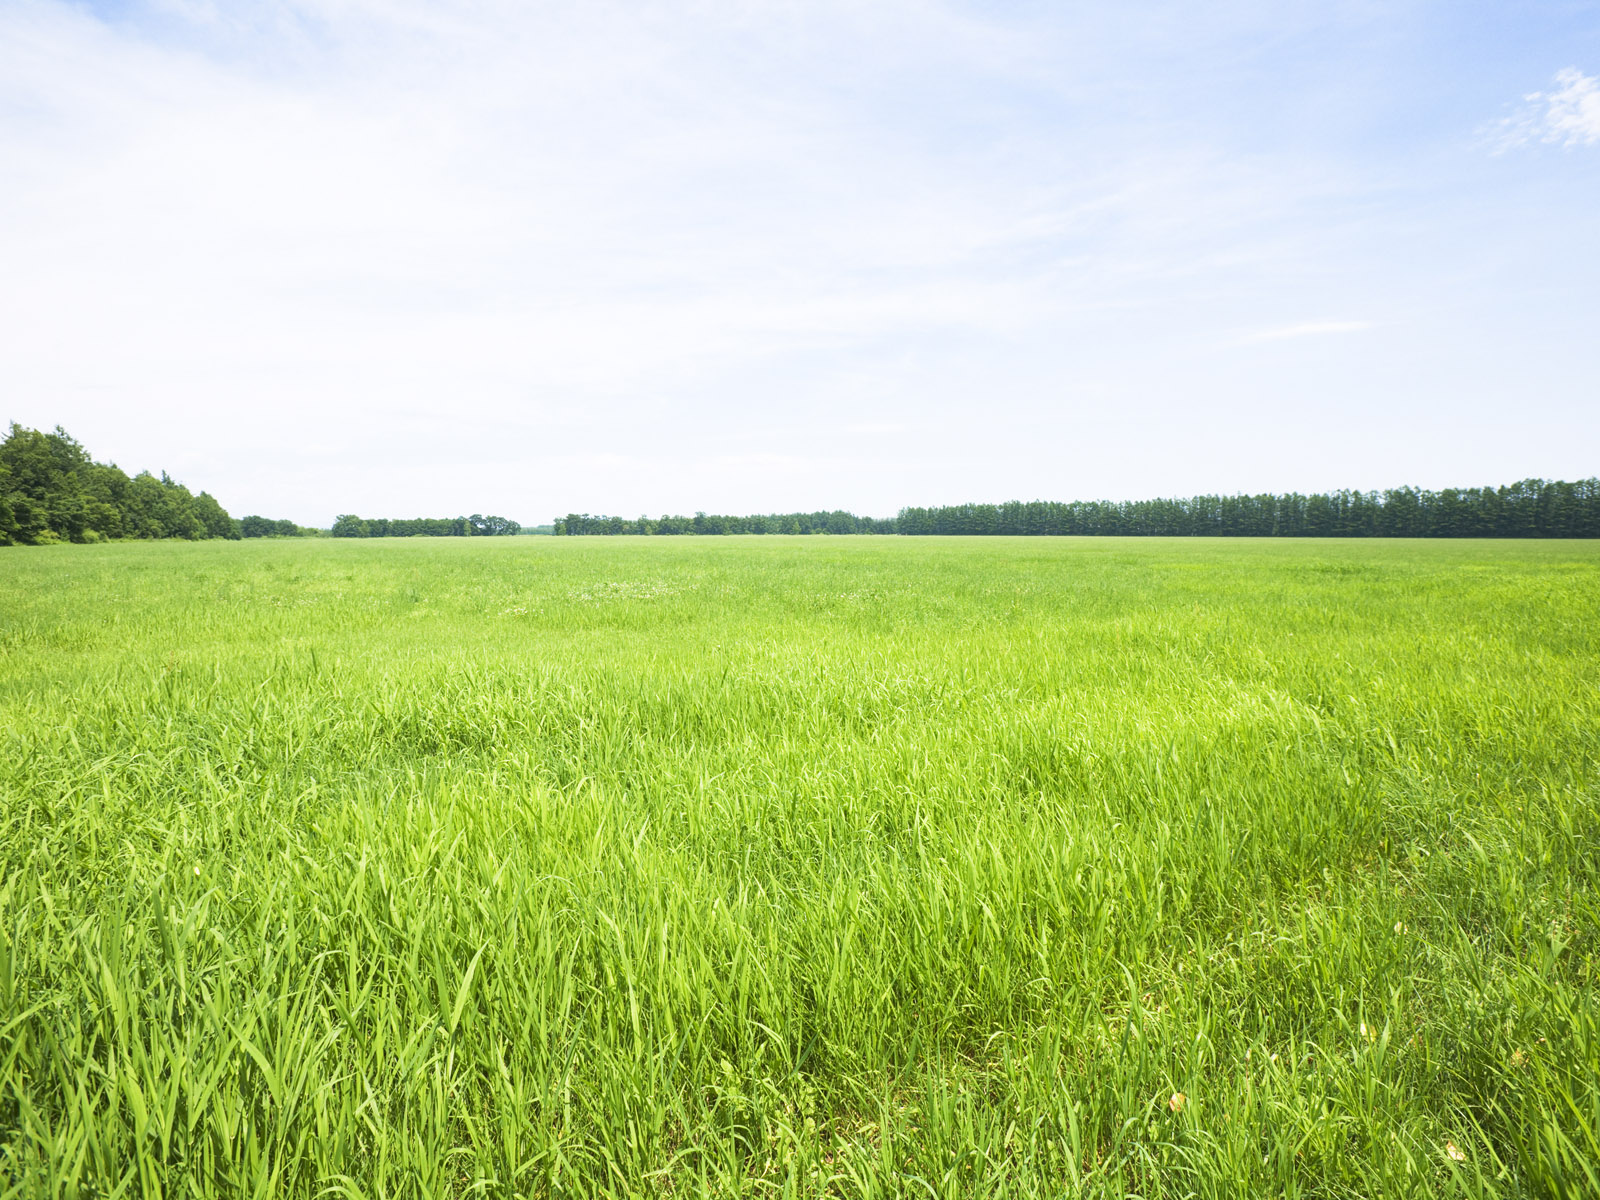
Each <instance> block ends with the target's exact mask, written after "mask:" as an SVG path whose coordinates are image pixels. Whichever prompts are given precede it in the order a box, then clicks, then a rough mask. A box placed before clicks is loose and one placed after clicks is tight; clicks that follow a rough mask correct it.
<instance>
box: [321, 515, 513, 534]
mask: <svg viewBox="0 0 1600 1200" xmlns="http://www.w3.org/2000/svg"><path fill="white" fill-rule="evenodd" d="M521 532H522V526H521V525H519V524H517V522H515V521H511V520H507V519H506V518H505V517H486V516H484V515H483V514H481V513H473V514H472V515H471V516H470V517H411V518H409V519H402V518H391V517H373V518H371V519H363V518H361V517H358V516H356V515H355V514H354V513H340V514H339V516H338V518H337V519H336V520H335V521H334V523H333V536H334V537H353V538H366V537H503V536H508V535H510V534H515V533H521Z"/></svg>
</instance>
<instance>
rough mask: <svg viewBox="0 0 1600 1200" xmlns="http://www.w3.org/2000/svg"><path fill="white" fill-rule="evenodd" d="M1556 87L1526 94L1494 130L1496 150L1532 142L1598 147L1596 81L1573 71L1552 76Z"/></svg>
mask: <svg viewBox="0 0 1600 1200" xmlns="http://www.w3.org/2000/svg"><path fill="white" fill-rule="evenodd" d="M1555 84H1556V86H1555V87H1554V88H1553V89H1552V90H1550V91H1548V92H1530V93H1529V94H1528V95H1526V96H1524V97H1523V98H1522V99H1523V105H1522V107H1521V108H1520V109H1518V110H1517V112H1516V113H1514V114H1513V115H1512V116H1509V117H1507V118H1506V119H1505V120H1503V121H1501V122H1500V124H1499V125H1498V126H1496V133H1497V137H1496V138H1495V141H1496V148H1497V149H1499V150H1502V151H1503V150H1509V149H1514V148H1515V147H1517V146H1526V145H1528V144H1529V143H1532V142H1547V143H1550V144H1552V145H1558V146H1569V147H1570V146H1593V145H1596V144H1600V77H1596V76H1594V75H1585V74H1584V73H1583V72H1582V71H1580V70H1578V68H1576V67H1567V68H1565V69H1563V70H1560V71H1557V72H1556V77H1555Z"/></svg>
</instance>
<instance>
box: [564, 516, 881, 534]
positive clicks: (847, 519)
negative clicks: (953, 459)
mask: <svg viewBox="0 0 1600 1200" xmlns="http://www.w3.org/2000/svg"><path fill="white" fill-rule="evenodd" d="M894 531H895V522H894V518H893V517H888V518H879V517H858V516H856V515H855V514H854V513H848V512H843V511H839V510H836V511H834V512H809V513H767V514H764V515H758V516H751V517H723V516H707V515H706V514H705V513H695V515H694V516H692V517H669V516H663V517H661V519H660V520H652V519H651V518H649V517H638V518H636V519H634V520H628V519H627V518H625V517H592V516H590V515H589V514H588V513H568V514H567V515H566V516H565V517H561V518H559V519H558V520H557V521H556V524H555V532H556V533H558V534H567V535H569V536H576V535H593V534H600V535H612V534H625V533H646V534H685V533H689V534H694V533H701V534H729V533H758V534H766V533H839V534H844V533H893V532H894Z"/></svg>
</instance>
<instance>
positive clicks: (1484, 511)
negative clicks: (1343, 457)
mask: <svg viewBox="0 0 1600 1200" xmlns="http://www.w3.org/2000/svg"><path fill="white" fill-rule="evenodd" d="M895 525H896V529H897V531H898V532H900V533H906V534H1007V535H1021V536H1028V535H1044V536H1049V535H1065V536H1076V537H1084V536H1089V537H1093V536H1096V535H1112V536H1122V537H1139V536H1153V537H1511V538H1515V537H1541V538H1570V537H1600V479H1584V480H1579V481H1578V482H1576V483H1565V482H1559V481H1553V480H1544V479H1524V480H1522V481H1521V482H1520V483H1514V484H1511V485H1509V486H1507V487H1501V488H1488V487H1484V488H1446V489H1444V490H1443V491H1438V492H1430V491H1423V490H1420V489H1418V488H1409V487H1406V488H1391V489H1389V490H1387V491H1383V492H1355V491H1341V492H1330V493H1327V494H1322V495H1301V494H1299V493H1294V492H1292V493H1289V494H1287V495H1278V496H1275V495H1265V494H1264V495H1258V496H1193V497H1190V498H1189V499H1187V500H1132V501H1110V500H1090V501H1078V502H1075V503H1068V504H1062V503H1056V502H1050V501H1043V500H1035V501H1032V502H1029V503H1023V502H1021V501H1011V502H1010V503H1007V504H960V505H952V506H949V507H944V508H903V509H901V510H900V515H899V517H898V519H897V520H896V523H895Z"/></svg>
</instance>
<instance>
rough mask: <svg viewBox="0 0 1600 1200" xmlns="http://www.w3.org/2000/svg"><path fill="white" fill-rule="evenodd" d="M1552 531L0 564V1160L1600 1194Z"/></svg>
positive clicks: (879, 1187)
mask: <svg viewBox="0 0 1600 1200" xmlns="http://www.w3.org/2000/svg"><path fill="white" fill-rule="evenodd" d="M1597 873H1600V543H1594V542H1565V543H1549V542H1543V543H1540V542H1519V543H1512V542H1441V541H1430V542H1396V541H1385V542H1376V541H1362V542H1330V541H1317V542H1291V541H1275V542H1238V541H1231V542H1230V541H1205V540H1182V541H1177V540H1173V541H1168V540H1120V539H1093V540H1083V541H1079V540H1072V539H1050V540H1045V539H1035V540H1010V539H980V540H972V541H963V540H956V539H950V540H945V539H938V538H918V539H896V538H870V537H862V538H850V539H829V538H795V539H784V538H761V539H742V538H729V539H715V540H711V539H707V540H695V539H669V538H651V539H638V540H635V539H629V538H620V539H605V540H600V539H592V540H591V539H564V538H551V539H535V538H505V539H472V540H466V539H463V540H459V541H456V540H428V541H410V540H408V541H391V542H382V543H373V542H353V541H335V540H319V541H309V540H308V541H284V542H270V543H268V542H254V543H244V544H238V543H206V544H167V543H163V544H138V545H135V544H114V545H105V546H58V547H48V548H42V549H9V550H0V1196H13V1195H15V1196H33V1195H58V1196H63V1197H66V1196H78V1195H81V1196H89V1195H94V1196H106V1195H113V1194H115V1195H123V1196H141V1195H151V1196H153V1195H160V1194H166V1195H195V1196H233V1195H245V1194H248V1195H253V1196H263V1197H270V1196H279V1195H294V1196H307V1197H310V1196H349V1197H378V1196H434V1195H468V1194H474V1195H476V1194H482V1195H492V1196H517V1195H522V1196H567V1195H579V1196H587V1195H616V1196H623V1195H630V1196H631V1195H637V1196H674V1197H678V1196H698V1195H750V1196H773V1197H780V1196H802V1197H804V1196H821V1195H837V1196H847V1197H866V1196H907V1197H912V1196H916V1197H937V1198H945V1197H949V1198H954V1197H990V1196H993V1197H1035V1196H1037V1197H1061V1196H1073V1195H1084V1196H1115V1195H1124V1194H1137V1195H1141V1196H1147V1197H1153V1196H1162V1197H1178V1196H1191V1195H1195V1196H1204V1197H1240V1198H1243V1197H1254V1196H1280V1195H1283V1196H1348V1197H1369V1196H1379V1195H1382V1196H1393V1197H1397V1196H1418V1197H1421V1196H1436V1195H1461V1196H1495V1195H1501V1196H1524V1195H1526V1196H1561V1197H1574V1198H1575V1197H1579V1196H1594V1195H1597V1194H1600V1165H1597V1164H1600V1006H1597V997H1600V942H1597V934H1600V892H1597V889H1596V876H1597Z"/></svg>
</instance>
